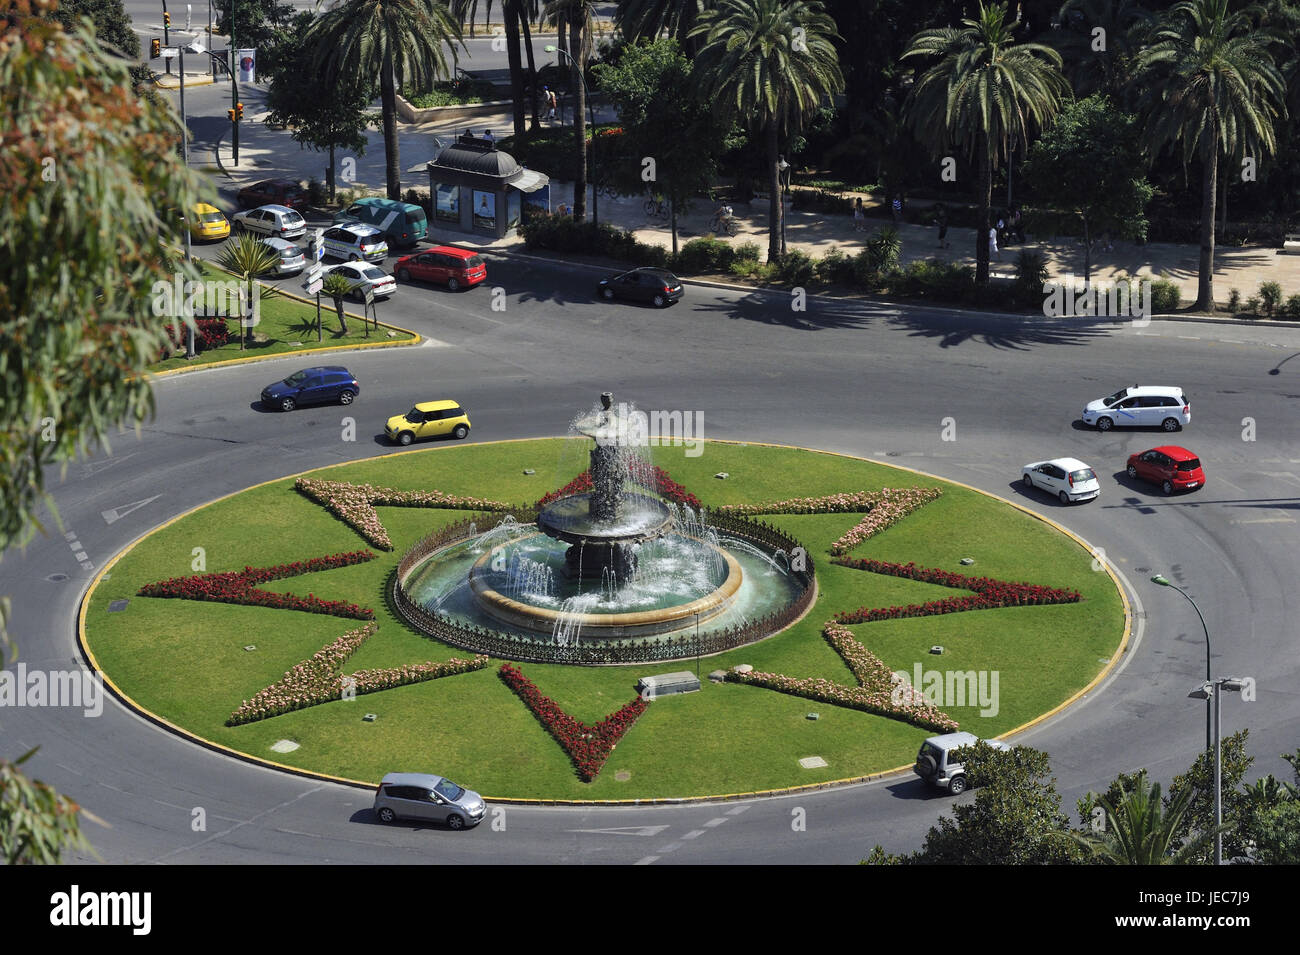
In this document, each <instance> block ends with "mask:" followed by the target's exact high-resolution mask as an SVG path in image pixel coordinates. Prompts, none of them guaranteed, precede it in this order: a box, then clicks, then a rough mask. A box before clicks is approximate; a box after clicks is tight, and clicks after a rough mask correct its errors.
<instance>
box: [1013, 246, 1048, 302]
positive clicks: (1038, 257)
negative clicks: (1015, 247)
mask: <svg viewBox="0 0 1300 955" xmlns="http://www.w3.org/2000/svg"><path fill="white" fill-rule="evenodd" d="M1046 281H1047V256H1045V255H1044V254H1043V253H1042V252H1038V251H1036V250H1034V249H1022V250H1020V252H1019V253H1017V255H1016V284H1015V294H1016V299H1017V301H1019V302H1022V303H1024V304H1025V305H1032V304H1034V303H1041V302H1042V300H1043V283H1044V282H1046Z"/></svg>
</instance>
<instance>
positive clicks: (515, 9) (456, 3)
mask: <svg viewBox="0 0 1300 955" xmlns="http://www.w3.org/2000/svg"><path fill="white" fill-rule="evenodd" d="M478 3H479V0H449V3H448V7H449V9H450V10H451V15H452V16H453V17H455V18H456V21H457V22H458V23H459V24H460V26H461V29H462V30H464V28H465V27H466V26H468V27H469V35H470V36H471V37H472V36H474V21H475V19H476V18H477V16H478ZM485 3H486V7H487V12H486V17H487V21H488V22H489V23H490V22H491V20H492V0H485ZM536 12H537V0H502V3H501V22H502V29H503V30H504V32H505V39H506V62H507V64H508V65H509V67H510V95H511V99H512V100H513V103H514V124H515V135H516V136H522V135H523V132H524V107H525V105H526V103H525V99H526V97H525V95H524V88H525V85H527V86H528V87H529V88H530V89H531V87H532V82H531V80H532V78H533V77H535V76H536V73H535V65H534V63H533V45H532V35H531V33H530V31H529V29H528V18H529V16H532V15H534V14H536ZM521 31H522V33H523V35H524V41H525V44H526V45H525V49H526V50H527V51H528V76H529V80H530V82H528V83H527V84H525V81H524V66H523V59H522V57H521V56H520V54H519V39H520V33H521ZM532 99H533V128H534V129H536V128H537V126H538V125H539V124H540V120H539V118H538V116H537V98H536V96H533V97H532Z"/></svg>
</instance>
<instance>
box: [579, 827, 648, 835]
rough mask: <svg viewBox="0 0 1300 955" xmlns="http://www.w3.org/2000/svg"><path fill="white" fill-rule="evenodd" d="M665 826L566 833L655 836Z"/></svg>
mask: <svg viewBox="0 0 1300 955" xmlns="http://www.w3.org/2000/svg"><path fill="white" fill-rule="evenodd" d="M667 828H668V827H667V826H620V827H615V828H613V829H569V830H566V831H568V832H593V833H595V834H597V835H602V836H657V835H659V833H661V832H663V831H664V830H665V829H667Z"/></svg>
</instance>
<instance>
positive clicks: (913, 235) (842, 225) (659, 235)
mask: <svg viewBox="0 0 1300 955" xmlns="http://www.w3.org/2000/svg"><path fill="white" fill-rule="evenodd" d="M190 76H191V74H190V73H189V71H187V75H186V81H185V82H186V86H187V87H188V86H189V84H190V82H191V79H190ZM204 76H206V74H195V79H196V80H200V79H201V78H202V77H204ZM240 99H241V100H242V101H243V102H244V104H245V117H246V119H245V122H244V123H243V125H242V126H241V127H240V147H239V154H240V155H239V158H240V163H239V165H238V167H235V166H233V165H232V163H231V156H230V143H229V134H228V128H227V129H226V132H225V135H223V137H222V138H221V140H220V141H219V142H218V143H217V144H216V149H215V152H216V160H217V165H218V167H219V168H220V169H221V171H222V172H224V173H225V174H226V175H227V176H228V177H229V179H228V182H227V184H226V185H227V186H228V187H229V188H233V189H238V188H240V187H241V186H244V185H247V184H248V183H251V182H256V181H258V180H260V179H268V178H273V177H279V176H286V177H289V178H297V179H302V180H304V181H305V180H307V179H309V178H311V177H313V176H314V177H315V178H317V179H320V180H321V181H322V182H323V181H324V178H325V164H326V162H327V161H328V159H327V154H326V153H316V152H312V151H311V150H306V149H301V148H299V146H298V144H297V143H295V142H293V141H292V139H290V136H289V133H288V131H286V130H273V129H270V128H268V127H267V126H266V125H264V124H263V123H262V122H261V119H262V117H263V116H264V115H265V107H264V106H263V102H264V99H265V90H264V89H262V88H260V87H257V86H248V87H245V88H242V89H241V91H240ZM615 118H616V117H615V116H614V115H613V114H612V113H611V112H608V111H605V112H602V111H598V112H597V116H596V120H597V122H608V121H612V120H613V119H615ZM547 125H550V124H547ZM468 128H470V127H469V126H468V124H467V123H466V122H465V121H464V120H452V121H449V122H441V123H426V124H421V125H410V124H400V125H399V136H398V143H399V149H400V157H401V165H402V169H403V172H402V180H401V181H402V190H403V191H405V190H407V189H410V188H418V189H428V187H429V178H428V175H427V173H425V171H424V164H425V163H426V162H427V161H428V160H430V159H432V158H434V156H435V155H436V154H437V148H438V147H437V145H436V138H440V139H442V140H443V141H444V142H446V141H448V140H450V139H452V138H454V137H455V136H457V135H459V134H460V133H462V132H465V131H466V130H467V129H468ZM472 128H473V129H474V130H475V131H477V132H482V130H484V129H491V130H492V131H493V132H494V133H496V134H497V136H498V138H504V137H505V136H508V135H510V134H511V132H512V128H513V119H512V116H511V114H510V113H507V112H503V113H500V114H499V115H495V116H491V117H488V118H477V119H474V120H473V127H472ZM368 140H369V145H368V146H367V148H366V152H365V155H364V156H360V157H355V161H356V170H355V181H353V182H348V183H345V182H342V181H340V183H339V188H341V189H342V188H354V189H369V190H374V191H377V192H378V191H382V190H383V188H384V183H385V172H384V142H383V137H382V136H381V135H380V133H379V131H378V130H377V129H372V130H370V131H369V134H368ZM205 153H206V154H208V155H211V153H212V146H211V144H210V143H209V144H207V148H206V149H205V146H204V144H201V143H195V144H194V145H192V146H191V148H190V161H191V163H193V164H194V165H196V166H200V167H201V166H203V165H205V159H206V156H205ZM337 158H338V159H339V160H340V161H342V160H343V159H344V155H343V154H340V155H339V156H338V157H337ZM542 172H545V170H542ZM644 200H645V197H644V196H625V197H618V198H614V199H609V198H603V197H602V198H600V199H598V200H597V201H596V202H595V205H596V208H597V213H598V219H599V221H600V222H608V223H610V224H612V225H615V226H618V227H619V228H622V229H627V230H630V231H632V232H633V233H634V234H635V236H636V238H637V239H638V240H639V241H641V242H645V243H648V244H654V245H660V246H664V247H666V248H671V246H672V235H671V233H670V232H669V229H668V223H667V221H664V220H657V219H653V220H652V219H650V218H648V217H647V216H646V215H645V212H644V210H643V208H642V204H643V202H644ZM572 201H573V186H572V184H571V183H564V182H556V181H553V182H552V184H551V202H552V206H553V207H554V206H555V205H558V204H559V203H561V202H564V203H567V204H572ZM864 201H866V202H867V203H868V212H869V214H868V218H867V223H866V231H865V232H857V231H855V230H854V228H853V219H852V217H851V216H849V215H845V216H842V217H840V218H838V219H827V218H825V217H824V216H823V215H821V214H819V213H814V212H803V211H798V210H789V207H788V206H787V213H786V247H787V248H789V249H799V250H801V251H804V252H806V253H808V254H809V255H810V256H813V257H818V256H821V255H823V254H825V253H826V252H827V251H828V250H829V249H830V248H832V247H837V248H839V249H841V250H842V251H843V252H844V253H845V254H847V255H854V254H856V253H857V252H858V251H859V250H860V249H861V248H863V246H864V244H865V242H866V240H867V239H868V238H869V237H870V236H871V233H872V232H874V231H875V230H876V229H878V228H880V227H882V226H885V225H889V224H891V223H890V219H889V217H888V216H884V217H876V216H874V215H871V214H870V213H871V212H873V211H875V210H878V209H879V210H882V211H883V205H882V203H881V202H880V201H879V200H878V199H875V198H874V197H872V198H871V199H865V197H864ZM592 207H593V197H592V196H591V194H590V193H588V198H587V210H588V216H590V215H591V212H592ZM732 209H733V211H734V213H735V215H736V217H737V219H738V220H739V225H740V230H739V232H738V233H737V235H736V236H735V237H734V238H728V237H726V236H722V237H721V238H722V240H723V241H725V242H731V243H735V244H739V243H742V242H753V243H755V244H757V245H758V247H759V249H760V254H761V255H762V256H763V257H764V258H766V253H767V218H768V201H767V199H766V198H764V199H755V200H754V201H753V202H752V203H748V204H746V203H732ZM713 211H714V209H713V205H712V204H711V203H710V202H709V201H708V200H707V199H701V200H698V201H697V202H695V203H694V206H693V208H692V209H691V210H690V211H688V212H685V213H683V214H679V216H678V220H677V221H678V233H677V234H678V242H679V247H680V244H684V243H685V242H688V241H689V240H691V239H693V238H697V237H699V236H701V235H704V234H705V230H706V229H707V227H708V222H709V219H710V218H712V215H713ZM1030 225H1031V226H1032V223H1030ZM899 232H900V235H901V238H902V255H901V258H902V261H903V262H904V263H906V262H911V261H914V260H920V259H928V258H939V259H942V260H944V261H949V262H957V263H960V264H963V265H970V266H972V267H973V266H974V264H975V232H974V230H973V229H963V228H956V227H952V228H950V229H949V231H948V243H949V248H947V249H940V248H939V247H938V233H937V231H936V229H935V227H934V226H923V225H911V224H904V225H903V226H902V227H901V228H900V229H899ZM446 238H448V239H451V240H454V241H456V242H458V243H461V244H467V245H473V246H477V247H485V248H487V247H490V248H497V249H500V248H508V247H511V246H514V245H517V244H519V242H521V241H522V240H519V239H518V238H511V239H505V240H500V241H496V242H485V241H482V240H475V238H474V237H470V236H462V235H461V234H459V233H454V234H453V233H447V235H446ZM1023 249H1033V250H1036V251H1039V252H1042V253H1043V254H1044V255H1045V256H1046V258H1047V269H1048V273H1049V275H1050V276H1051V277H1052V278H1054V279H1058V280H1061V279H1064V280H1066V281H1068V280H1069V276H1071V275H1073V276H1077V277H1078V278H1079V279H1080V280H1082V277H1083V247H1082V245H1081V244H1080V243H1078V242H1076V241H1074V240H1071V239H1069V238H1065V237H1061V238H1059V239H1057V240H1055V241H1052V239H1051V237H1049V236H1035V235H1033V234H1032V233H1031V234H1028V235H1026V241H1025V243H1024V244H1023V245H1013V246H1011V247H1010V248H1004V249H1002V251H1001V258H1000V260H999V259H997V258H995V259H994V260H993V262H992V263H991V272H992V274H993V275H994V276H999V277H1006V278H1011V277H1013V276H1014V274H1015V260H1016V256H1017V255H1018V254H1019V252H1020V251H1021V250H1023ZM1199 256H1200V249H1199V247H1198V246H1194V245H1176V244H1172V243H1162V242H1153V243H1147V244H1146V245H1136V244H1134V243H1132V242H1122V241H1117V242H1115V243H1114V250H1113V251H1111V252H1106V251H1103V250H1102V249H1101V247H1100V246H1095V247H1094V249H1093V256H1092V275H1093V278H1094V280H1106V279H1111V278H1115V277H1116V276H1119V275H1133V276H1148V275H1157V274H1163V275H1164V276H1165V277H1166V278H1168V279H1169V280H1170V281H1172V282H1174V283H1176V284H1177V285H1178V286H1179V288H1180V290H1181V291H1182V295H1183V298H1184V300H1185V301H1191V300H1193V299H1195V297H1196V284H1197V262H1198V260H1199ZM1269 281H1273V282H1277V283H1279V284H1280V285H1281V286H1282V291H1283V297H1284V298H1285V297H1286V296H1289V295H1294V294H1296V293H1300V256H1297V255H1282V254H1280V253H1279V251H1278V250H1276V249H1272V248H1267V247H1263V246H1253V247H1245V248H1238V247H1231V248H1228V247H1223V246H1219V247H1217V248H1216V249H1215V272H1214V288H1215V295H1216V298H1218V300H1219V301H1220V302H1221V303H1222V302H1223V301H1225V300H1226V299H1227V297H1228V292H1229V290H1230V289H1233V288H1235V289H1238V290H1239V291H1240V292H1241V296H1242V298H1243V300H1244V299H1247V298H1250V297H1251V296H1252V295H1257V294H1258V292H1259V286H1260V284H1261V283H1263V282H1269Z"/></svg>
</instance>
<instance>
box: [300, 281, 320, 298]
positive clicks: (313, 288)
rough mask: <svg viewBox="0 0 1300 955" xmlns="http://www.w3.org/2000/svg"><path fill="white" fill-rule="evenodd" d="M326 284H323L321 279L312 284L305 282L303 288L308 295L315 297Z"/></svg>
mask: <svg viewBox="0 0 1300 955" xmlns="http://www.w3.org/2000/svg"><path fill="white" fill-rule="evenodd" d="M324 284H325V283H324V282H322V281H321V280H320V279H316V280H315V281H312V282H303V283H302V288H303V291H304V292H306V293H307V294H308V295H315V294H316V293H317V292H319V291H320V290H321V287H322V286H323V285H324Z"/></svg>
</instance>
